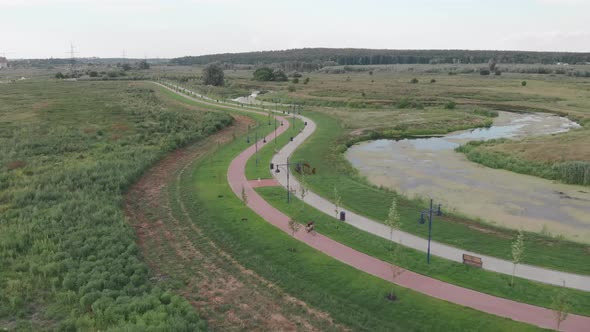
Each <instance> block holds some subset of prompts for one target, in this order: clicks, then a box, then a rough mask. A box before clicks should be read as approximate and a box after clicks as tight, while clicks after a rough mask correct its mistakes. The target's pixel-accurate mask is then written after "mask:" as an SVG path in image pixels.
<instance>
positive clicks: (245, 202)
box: [242, 186, 248, 205]
mask: <svg viewBox="0 0 590 332" xmlns="http://www.w3.org/2000/svg"><path fill="white" fill-rule="evenodd" d="M242 202H244V205H248V195H247V194H246V188H244V186H242Z"/></svg>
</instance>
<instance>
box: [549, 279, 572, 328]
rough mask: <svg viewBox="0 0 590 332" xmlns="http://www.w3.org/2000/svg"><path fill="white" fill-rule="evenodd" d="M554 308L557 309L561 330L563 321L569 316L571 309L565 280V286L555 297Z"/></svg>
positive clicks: (558, 325)
mask: <svg viewBox="0 0 590 332" xmlns="http://www.w3.org/2000/svg"><path fill="white" fill-rule="evenodd" d="M553 310H554V311H555V322H556V323H557V330H559V327H560V326H561V323H563V321H564V320H565V319H566V318H567V316H568V311H569V303H568V301H567V292H566V289H565V281H564V282H563V288H562V289H561V290H560V291H559V292H558V293H557V294H556V295H555V297H554V298H553Z"/></svg>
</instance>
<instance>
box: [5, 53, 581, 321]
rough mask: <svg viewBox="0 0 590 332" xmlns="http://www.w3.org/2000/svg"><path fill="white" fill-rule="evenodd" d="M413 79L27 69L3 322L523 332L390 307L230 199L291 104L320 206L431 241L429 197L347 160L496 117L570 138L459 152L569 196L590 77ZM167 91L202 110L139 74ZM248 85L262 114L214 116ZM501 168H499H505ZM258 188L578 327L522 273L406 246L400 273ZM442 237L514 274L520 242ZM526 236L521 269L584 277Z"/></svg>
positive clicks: (345, 271) (501, 236)
mask: <svg viewBox="0 0 590 332" xmlns="http://www.w3.org/2000/svg"><path fill="white" fill-rule="evenodd" d="M415 67H416V68H413V67H409V66H407V65H404V66H372V67H369V68H362V70H359V69H358V68H357V67H334V68H332V69H331V70H324V71H317V72H313V73H303V75H302V77H300V78H299V79H298V82H297V83H295V82H293V79H292V78H289V81H287V82H260V81H255V80H253V79H252V75H253V70H242V69H236V70H232V69H227V70H226V71H225V74H226V84H225V86H224V87H212V86H205V85H203V84H201V82H200V77H201V75H202V72H201V69H202V68H201V67H188V66H170V67H168V66H153V67H152V68H151V69H149V70H146V71H142V72H130V73H128V74H126V76H119V77H110V78H109V77H108V75H107V74H105V77H106V78H104V79H103V78H100V79H94V78H92V77H90V76H89V75H83V76H82V77H79V78H78V80H77V81H74V80H71V81H68V80H56V79H55V78H54V77H53V76H52V75H51V73H50V72H49V71H32V72H31V73H29V74H30V77H29V78H27V79H25V80H17V81H16V83H10V84H9V83H5V84H0V126H1V128H2V134H1V135H0V140H1V143H2V144H1V145H0V146H1V147H0V149H1V150H0V151H1V154H0V165H1V166H2V168H1V169H0V187H1V188H2V193H1V194H0V212H1V213H2V223H0V239H1V241H0V243H1V244H0V255H1V256H0V257H1V258H2V266H3V269H2V271H1V272H0V289H1V290H2V292H0V327H6V328H8V329H22V330H38V329H62V330H68V329H72V330H74V329H78V330H80V329H82V330H85V329H109V328H125V327H127V326H141V327H144V328H146V329H147V328H157V329H158V328H162V329H170V328H173V329H181V330H197V329H207V328H213V329H228V328H233V327H235V326H241V327H242V328H243V329H264V330H267V329H271V330H273V329H300V330H342V329H351V330H424V329H451V330H473V329H476V330H487V329H489V330H498V329H500V330H514V329H518V330H526V329H529V328H530V329H534V328H533V327H531V326H526V325H523V324H521V323H517V322H514V321H510V320H506V319H504V318H499V317H496V316H493V315H490V314H485V313H481V312H478V311H474V310H472V309H468V308H464V307H460V306H457V305H455V304H450V303H446V302H443V301H441V300H437V299H432V298H429V297H427V296H425V295H423V294H419V293H417V292H414V291H412V290H410V289H404V288H401V287H397V286H394V290H395V292H396V293H397V294H398V295H400V297H401V299H402V300H401V301H396V302H394V303H388V302H387V301H386V300H384V297H383V294H384V293H383V292H384V291H385V290H386V289H388V288H389V287H390V286H389V283H388V282H386V281H383V280H381V279H378V278H375V277H374V276H370V275H368V274H366V273H364V272H362V271H358V270H356V269H353V268H351V267H350V266H347V265H345V264H343V263H341V262H338V261H336V260H334V259H333V258H331V257H329V256H327V255H325V254H322V253H320V252H318V251H316V250H314V249H311V248H309V247H307V246H305V245H303V244H301V243H299V242H297V241H296V240H294V239H293V238H291V237H289V236H287V234H284V233H282V232H280V231H278V230H277V229H275V228H274V227H273V226H271V225H269V224H267V223H266V222H265V221H264V220H263V219H262V218H261V217H259V216H257V215H256V214H254V212H252V211H251V210H250V209H249V208H247V207H246V206H244V205H243V204H242V203H241V202H240V200H239V198H238V197H236V196H235V195H234V194H233V193H232V192H231V190H230V188H229V186H228V183H227V179H226V178H225V173H226V172H227V168H228V165H229V162H230V161H231V160H232V158H234V157H235V156H236V155H237V154H238V153H239V152H240V151H242V150H243V149H245V148H246V147H248V146H250V145H251V144H253V140H254V139H255V138H256V137H258V138H259V139H260V137H262V136H263V135H265V134H270V133H272V132H273V130H274V128H275V126H274V125H273V123H275V122H274V121H270V119H269V116H268V114H266V113H267V111H268V110H269V109H278V110H285V111H286V110H293V109H301V110H302V114H305V115H306V116H308V117H309V118H310V119H312V120H313V121H315V122H316V124H317V125H318V129H317V131H316V132H315V133H314V134H313V135H312V137H311V138H310V139H309V141H307V142H306V143H304V144H303V145H302V147H301V148H299V149H297V150H296V151H295V154H294V158H295V159H297V160H305V161H306V162H308V163H309V164H311V165H312V166H313V167H314V168H316V169H317V173H316V174H315V175H313V176H308V177H306V179H305V180H306V181H307V183H308V185H309V187H310V189H311V190H313V191H314V192H316V193H318V194H320V195H322V196H324V197H326V198H328V199H330V200H332V199H333V198H334V197H333V192H334V188H337V190H338V192H339V193H340V195H341V197H340V198H341V204H342V206H343V207H344V208H345V209H347V210H350V211H354V212H357V213H359V214H362V215H366V216H368V217H370V218H373V219H374V220H378V221H381V222H382V221H384V220H385V219H387V215H388V209H389V204H390V203H391V200H392V199H393V198H396V199H397V200H398V202H399V214H400V217H401V220H402V226H401V229H402V230H403V231H406V232H409V233H412V234H415V235H418V236H420V237H426V236H427V229H426V228H425V227H424V226H423V225H420V224H418V223H417V222H416V219H417V218H418V211H420V210H422V209H423V208H424V207H425V200H424V199H423V198H420V197H418V198H414V197H406V196H403V195H400V193H399V192H398V191H397V190H396V188H395V187H386V186H383V185H380V184H379V183H374V182H371V179H368V178H365V177H363V176H361V175H360V173H359V171H358V170H356V169H355V168H354V167H353V166H352V165H351V164H350V162H349V161H348V160H347V159H346V158H345V155H344V153H345V152H346V151H347V150H348V148H350V147H351V146H352V145H354V144H356V143H358V142H362V141H367V140H374V139H395V138H400V137H410V138H411V137H416V136H437V135H443V134H445V133H449V132H454V131H457V130H465V129H470V128H485V127H489V126H490V125H492V123H493V121H494V119H496V117H497V116H498V111H514V112H545V113H547V112H548V113H555V114H559V115H561V116H567V117H568V118H570V119H571V120H575V121H577V122H578V123H579V124H581V128H579V129H575V130H572V131H569V132H565V133H559V134H554V135H547V136H538V137H530V138H525V139H523V140H518V141H512V140H494V141H491V142H487V143H483V144H469V145H467V146H465V150H464V151H461V152H464V153H465V154H466V156H467V158H469V159H470V160H472V161H476V162H481V163H482V164H486V162H485V159H486V156H492V157H489V158H492V159H493V160H494V162H495V163H496V164H494V166H496V167H499V168H505V169H507V170H512V171H519V170H518V169H515V168H514V167H515V166H514V165H521V164H518V163H514V162H512V161H513V160H518V161H519V162H520V163H522V164H524V165H528V163H530V164H531V165H535V169H538V170H541V171H543V172H545V173H546V172H549V171H550V172H553V173H551V175H550V176H549V175H547V176H546V175H544V174H545V173H543V172H541V173H539V174H535V173H534V171H523V170H520V171H519V172H521V173H526V174H532V175H538V176H543V177H545V178H550V179H552V180H555V181H563V182H566V183H572V182H571V181H569V180H567V178H566V177H563V175H559V174H560V173H559V169H560V168H559V166H557V165H562V167H563V163H567V162H574V163H576V165H578V164H580V165H582V166H581V167H582V169H584V168H583V167H585V166H584V165H586V164H585V163H588V162H590V157H588V156H589V154H590V151H589V150H588V149H589V148H588V147H589V146H590V144H587V143H589V141H588V137H589V136H590V135H588V126H589V125H590V112H589V111H587V110H588V106H590V97H589V94H588V89H589V88H590V83H589V81H590V80H589V79H587V78H578V77H570V76H565V75H547V74H543V75H540V74H526V73H517V72H506V73H503V74H502V75H499V76H482V75H479V73H477V72H471V73H466V70H465V69H461V68H450V67H448V66H425V65H424V66H415ZM108 68H109V67H105V73H108V70H109V69H108ZM113 68H114V69H113ZM111 69H112V70H118V69H116V67H112V68H111ZM367 69H369V70H367ZM56 70H62V69H56ZM461 70H462V71H461ZM449 71H451V72H452V74H451V75H449ZM512 71H517V70H516V69H514V68H513V69H512ZM15 73H17V71H15V72H14V73H13V76H14V77H17V76H19V75H20V74H15ZM163 78H164V79H166V82H173V83H174V84H178V85H179V86H181V87H184V88H188V89H190V90H193V91H195V92H197V93H200V94H203V95H205V96H207V97H209V98H211V99H208V100H205V99H199V100H191V99H188V98H186V97H182V96H180V94H179V92H180V91H176V92H172V91H171V90H167V89H165V88H164V87H163V86H158V85H156V84H155V83H153V82H148V81H147V80H146V79H153V80H159V79H163ZM414 79H416V80H414ZM416 81H417V82H416ZM523 81H526V82H527V84H526V85H523V84H522V82H523ZM253 91H260V92H261V93H260V94H259V96H258V97H257V98H256V99H255V100H254V101H255V103H256V105H255V106H257V109H258V110H260V111H262V114H258V115H253V114H250V113H247V112H245V111H247V110H248V108H247V107H243V106H249V105H240V103H234V106H227V105H223V104H222V103H219V101H229V100H230V99H234V98H237V97H243V96H248V95H250V94H251V93H252V92H253ZM293 104H295V105H297V106H292V105H293ZM278 125H279V124H278V123H277V126H278ZM290 125H291V126H292V128H291V129H289V131H287V133H285V134H283V135H282V136H279V137H278V138H277V141H276V142H274V141H273V140H271V141H268V142H267V143H266V145H262V146H260V151H259V155H258V156H257V158H258V159H259V160H258V164H257V163H256V160H255V159H254V158H251V159H250V160H248V162H247V164H246V166H245V174H246V176H247V178H248V179H251V180H257V179H269V178H271V176H270V173H269V171H268V164H269V162H270V160H271V157H272V156H273V154H274V153H275V152H276V151H277V150H278V149H280V148H281V147H283V146H284V145H286V144H287V143H289V137H290V136H295V135H297V132H298V130H296V128H302V127H303V126H304V124H303V123H302V121H301V120H298V119H295V118H292V119H291V121H290ZM224 128H225V129H224ZM538 146H547V147H548V148H547V149H545V148H537V149H535V147H538ZM183 147H184V148H183ZM179 148H182V149H180V150H177V149H179ZM173 151H176V152H174V153H172V152H173ZM573 152H576V153H573ZM560 154H561V155H560ZM496 155H501V156H505V158H506V160H510V161H511V162H509V163H505V164H502V163H501V161H502V158H500V157H496ZM474 156H476V157H474ZM477 158H480V159H477ZM511 167H512V168H511ZM526 169H527V170H528V169H530V168H526ZM574 178H575V177H574ZM576 179H577V178H576ZM575 181H578V180H575ZM575 181H574V182H573V183H578V182H575ZM579 184H581V185H585V183H583V182H582V183H579ZM257 192H258V193H259V194H260V195H261V196H262V197H263V198H264V199H265V200H267V201H269V202H270V203H272V205H273V206H274V207H275V208H277V209H279V210H281V211H284V212H285V213H287V214H288V215H290V216H292V218H294V219H296V220H297V221H298V222H299V223H301V224H305V220H307V219H310V218H311V219H313V220H315V221H316V222H317V225H318V230H319V231H320V232H321V233H322V234H324V235H326V236H328V237H329V238H331V239H334V240H336V241H338V242H340V243H343V244H345V245H347V246H349V247H351V248H354V249H356V250H358V251H360V252H362V253H365V254H368V255H370V256H372V257H376V258H379V259H381V260H383V261H388V262H395V264H398V265H399V266H401V267H404V268H406V269H408V270H411V271H413V272H418V273H420V274H422V275H425V276H429V277H433V278H435V279H438V280H443V281H445V282H448V283H450V284H453V285H458V286H461V287H465V288H468V289H473V290H477V291H480V292H483V293H486V294H491V295H495V296H499V297H501V298H506V299H511V300H514V301H518V302H523V303H528V304H532V305H535V306H539V307H545V308H551V309H556V308H557V307H556V306H557V304H555V303H554V302H552V300H551V299H553V298H556V297H557V296H560V295H559V294H567V296H568V299H569V306H570V307H569V311H570V312H571V313H575V314H579V315H584V316H588V315H589V312H590V308H589V307H588V303H590V302H589V301H588V294H587V293H586V292H583V291H578V290H573V289H561V288H560V287H555V286H549V285H545V284H541V283H537V282H532V281H529V280H526V279H522V278H517V279H516V283H515V284H514V283H513V281H511V280H510V278H509V276H506V275H499V274H495V273H493V272H488V271H484V270H481V269H475V268H472V267H468V266H465V265H463V264H459V263H453V262H451V261H448V260H445V259H442V258H438V257H433V262H432V265H429V266H426V265H424V264H422V263H421V259H423V253H421V252H419V251H416V250H414V249H409V248H404V247H401V246H400V248H401V254H400V257H401V258H400V257H398V258H396V259H395V260H392V258H391V256H390V253H389V251H390V250H392V249H388V247H389V242H388V241H387V240H384V239H382V238H377V237H375V236H374V235H371V234H368V233H365V232H360V231H359V230H357V229H354V228H353V227H350V226H348V225H340V224H339V223H338V222H337V221H336V219H335V218H332V217H329V216H326V215H323V214H322V213H320V212H319V211H316V210H313V209H309V208H304V206H305V204H303V203H302V202H300V201H299V199H298V198H295V197H294V202H293V203H294V204H291V205H287V204H285V202H284V199H282V198H284V194H285V191H284V189H282V188H276V187H269V188H260V189H257ZM242 199H243V197H242ZM300 206H301V207H300ZM240 220H242V221H240ZM244 220H246V222H244ZM439 220H440V221H439ZM435 227H436V233H435V235H434V236H435V237H434V239H435V240H436V241H440V242H442V243H445V244H449V245H452V246H455V247H459V248H463V249H466V250H472V251H475V252H479V253H482V254H486V255H490V256H493V257H498V258H502V259H507V260H509V259H510V255H511V244H512V242H513V239H514V238H515V237H516V235H517V233H518V232H517V231H516V230H514V229H510V228H506V227H499V226H497V225H494V223H493V222H490V220H480V219H477V218H473V217H471V216H469V215H468V214H465V213H462V211H461V209H460V208H458V209H456V210H453V211H448V213H445V215H443V216H441V217H440V218H437V221H436V224H435ZM525 236H526V255H525V256H524V258H523V262H524V263H527V264H531V265H535V266H540V267H547V268H551V269H555V270H560V271H567V272H572V273H578V274H581V275H588V274H590V270H588V266H590V264H589V263H590V247H589V246H588V245H587V244H584V243H579V241H570V240H568V239H566V238H564V237H563V236H561V235H560V234H558V233H555V232H554V231H553V232H552V230H546V231H544V232H532V231H531V232H526V235H525ZM293 248H296V249H293ZM286 253H287V254H286ZM325 266H330V271H328V272H327V271H326V270H325ZM301 280H305V282H301ZM410 312H411V313H412V314H411V315H410V314H409V313H410ZM433 313H434V315H433ZM410 316H412V317H414V318H416V317H419V318H418V319H408V317H410ZM443 317H444V319H443ZM442 320H444V321H445V322H446V323H442ZM492 326H493V328H492Z"/></svg>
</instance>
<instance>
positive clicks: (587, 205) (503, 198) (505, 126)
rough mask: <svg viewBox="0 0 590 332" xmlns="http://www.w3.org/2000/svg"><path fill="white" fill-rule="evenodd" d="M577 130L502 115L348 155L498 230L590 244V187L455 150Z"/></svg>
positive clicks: (365, 171)
mask: <svg viewBox="0 0 590 332" xmlns="http://www.w3.org/2000/svg"><path fill="white" fill-rule="evenodd" d="M577 127H579V125H578V124H576V123H574V122H572V121H570V120H568V119H566V118H563V117H559V116H555V115H550V114H540V113H535V114H518V113H509V112H499V116H498V118H496V119H495V121H494V124H493V126H492V127H490V128H481V129H474V130H466V131H460V132H455V133H450V134H448V135H445V136H444V137H435V138H417V139H403V140H398V141H394V140H376V141H369V142H363V143H360V144H357V145H354V146H352V147H351V148H350V149H348V151H347V152H346V158H347V159H348V160H349V161H350V162H351V163H352V165H353V166H355V167H356V168H357V169H358V170H359V171H360V173H361V175H363V176H365V177H367V178H368V179H369V181H371V182H372V183H374V184H377V185H382V186H386V187H390V188H393V189H395V190H396V191H398V192H401V193H403V194H405V195H407V196H410V197H413V196H418V197H432V198H433V199H434V200H435V201H436V202H440V203H442V204H443V205H445V206H446V207H447V209H449V208H451V209H453V210H455V211H457V212H460V213H462V214H465V215H468V216H470V217H475V218H480V219H482V220H484V221H487V222H490V223H493V224H496V225H502V226H505V227H510V228H519V227H523V228H524V229H527V230H531V231H537V232H540V231H543V232H549V233H552V234H553V235H563V236H565V237H567V238H570V239H572V240H576V241H581V242H586V243H590V188H588V187H582V186H574V185H566V184H560V183H555V182H553V181H550V180H545V179H541V178H537V177H533V176H528V175H522V174H517V173H513V172H510V171H505V170H496V169H491V168H488V167H485V166H482V165H480V164H477V163H473V162H470V161H469V160H467V158H466V157H465V156H464V155H463V154H462V153H458V152H455V151H454V149H455V148H456V147H457V146H459V145H461V144H464V143H466V142H468V141H472V140H487V139H493V138H514V139H518V138H522V137H526V136H531V135H547V134H553V133H559V132H564V131H567V130H570V129H573V128H577Z"/></svg>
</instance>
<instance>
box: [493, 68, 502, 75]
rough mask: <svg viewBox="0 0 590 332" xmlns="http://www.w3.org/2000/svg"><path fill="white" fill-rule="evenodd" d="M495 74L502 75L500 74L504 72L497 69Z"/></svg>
mask: <svg viewBox="0 0 590 332" xmlns="http://www.w3.org/2000/svg"><path fill="white" fill-rule="evenodd" d="M494 75H496V76H500V75H502V72H501V71H500V70H498V69H496V71H495V72H494Z"/></svg>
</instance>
